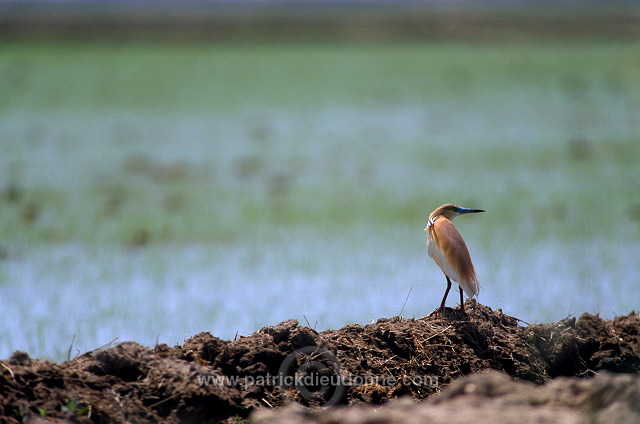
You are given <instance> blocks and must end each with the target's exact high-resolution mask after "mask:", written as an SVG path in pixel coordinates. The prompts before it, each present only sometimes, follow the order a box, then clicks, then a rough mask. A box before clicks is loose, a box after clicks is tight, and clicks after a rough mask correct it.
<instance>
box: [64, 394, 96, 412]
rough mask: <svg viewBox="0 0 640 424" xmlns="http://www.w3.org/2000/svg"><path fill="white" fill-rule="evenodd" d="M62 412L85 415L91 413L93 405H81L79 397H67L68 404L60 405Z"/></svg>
mask: <svg viewBox="0 0 640 424" xmlns="http://www.w3.org/2000/svg"><path fill="white" fill-rule="evenodd" d="M60 410H61V411H62V412H73V413H75V414H76V415H78V416H80V415H85V414H89V413H91V405H84V406H83V405H81V404H80V401H78V399H77V398H73V399H70V398H67V404H66V405H62V406H61V407H60Z"/></svg>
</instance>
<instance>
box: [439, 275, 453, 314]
mask: <svg viewBox="0 0 640 424" xmlns="http://www.w3.org/2000/svg"><path fill="white" fill-rule="evenodd" d="M445 277H447V290H445V292H444V297H443V298H442V303H441V304H440V315H442V316H444V302H446V300H447V296H449V290H451V280H449V277H448V276H447V275H445Z"/></svg>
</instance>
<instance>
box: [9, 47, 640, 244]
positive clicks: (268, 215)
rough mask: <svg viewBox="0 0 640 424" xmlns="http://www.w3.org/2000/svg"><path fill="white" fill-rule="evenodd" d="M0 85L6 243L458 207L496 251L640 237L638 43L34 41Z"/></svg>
mask: <svg viewBox="0 0 640 424" xmlns="http://www.w3.org/2000/svg"><path fill="white" fill-rule="evenodd" d="M0 76H1V78H0V85H1V91H2V92H3V96H2V97H1V98H0V110H1V111H2V119H1V120H0V139H1V140H2V141H1V143H2V144H3V156H2V158H0V166H1V169H2V180H3V181H4V187H2V188H1V189H2V190H3V193H4V195H3V203H4V206H3V208H2V216H1V217H0V236H1V237H2V238H4V239H5V240H23V241H33V242H67V241H72V240H77V241H83V242H124V243H130V244H146V243H148V242H150V241H161V242H167V241H176V242H208V241H215V240H231V239H234V238H236V237H239V236H240V235H241V234H244V233H245V232H246V231H247V230H248V229H256V231H268V230H265V229H268V228H270V227H273V226H275V227H282V226H285V227H286V226H299V225H315V226H319V228H326V229H330V230H336V229H339V228H344V227H345V226H350V225H354V224H358V223H360V224H361V223H364V224H372V225H384V224H394V223H398V222H404V223H406V224H407V225H416V223H418V224H417V225H422V224H423V221H424V220H425V217H426V216H427V215H428V213H429V212H430V210H431V209H433V208H434V207H436V206H437V205H439V204H441V203H445V202H457V203H461V204H463V205H465V206H470V207H482V208H484V209H487V210H492V213H491V214H487V216H486V218H485V221H483V222H484V224H483V226H482V227H484V228H486V230H484V231H485V233H484V234H483V237H482V238H483V239H484V240H490V239H491V238H492V237H493V236H492V235H491V232H490V230H489V229H490V228H495V226H496V225H498V224H500V225H508V226H511V227H512V228H518V231H523V234H524V235H526V236H528V237H543V238H544V237H549V236H556V235H560V236H561V239H563V240H566V239H567V238H568V239H575V238H576V237H585V236H588V235H594V234H596V233H603V232H616V234H617V233H618V232H619V233H620V236H623V237H624V236H627V235H629V234H630V233H629V231H627V230H628V229H630V228H631V229H635V232H633V231H632V233H631V234H635V235H637V231H638V221H639V220H640V218H639V215H640V212H638V211H639V210H640V201H638V200H637V199H638V194H640V193H639V189H638V184H637V181H640V174H639V172H640V171H639V169H638V167H637V164H638V163H640V147H639V144H638V138H639V136H640V119H639V118H638V116H640V49H639V48H638V45H637V43H636V42H633V41H622V40H612V41H555V42H536V43H533V42H514V43H508V42H500V43H462V42H424V41H423V42H411V43H391V42H389V43H380V44H340V43H299V44H298V43H244V44H233V43H226V44H224V43H223V44H216V43H204V42H171V43H169V42H165V43H159V42H149V41H147V42H118V43H116V42H113V43H110V42H106V41H92V42H81V41H75V42H71V41H61V42H46V43H44V42H41V43H36V42H26V41H23V42H8V43H4V44H3V45H2V47H1V48H0ZM630 211H631V213H630ZM603 216H613V220H611V221H609V220H602V219H601V218H602V217H603ZM619 220H623V222H625V223H626V224H627V225H626V226H625V225H623V226H620V225H619V222H620V221H619ZM534 222H535V223H539V222H545V225H539V224H534ZM595 222H598V225H597V226H595V225H593V224H594V223H595ZM621 228H622V229H624V228H627V230H621ZM475 231H479V232H482V231H483V230H482V228H478V229H476V230H475Z"/></svg>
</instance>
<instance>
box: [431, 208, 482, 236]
mask: <svg viewBox="0 0 640 424" xmlns="http://www.w3.org/2000/svg"><path fill="white" fill-rule="evenodd" d="M477 212H484V210H482V209H469V208H463V207H461V206H456V205H452V204H451V203H447V204H446V205H442V206H440V207H439V208H437V209H436V210H435V211H433V212H431V215H429V224H428V225H427V228H428V227H429V226H430V225H431V224H433V222H434V221H435V220H436V219H437V218H439V217H441V216H442V217H445V218H447V219H448V220H449V221H452V220H453V218H455V217H456V216H458V215H463V214H465V213H477ZM425 230H426V228H425Z"/></svg>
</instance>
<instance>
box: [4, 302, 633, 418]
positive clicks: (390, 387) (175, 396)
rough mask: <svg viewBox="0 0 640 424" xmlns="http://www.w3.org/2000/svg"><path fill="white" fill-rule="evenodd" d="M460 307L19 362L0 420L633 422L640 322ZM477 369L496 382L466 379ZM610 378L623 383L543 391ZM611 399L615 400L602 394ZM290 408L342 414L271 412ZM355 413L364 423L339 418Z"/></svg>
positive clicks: (7, 379)
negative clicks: (467, 406)
mask: <svg viewBox="0 0 640 424" xmlns="http://www.w3.org/2000/svg"><path fill="white" fill-rule="evenodd" d="M465 308H466V310H467V312H468V314H467V315H464V314H461V313H460V312H459V311H458V310H457V309H455V310H454V309H447V310H446V313H445V317H444V318H442V317H440V316H436V315H434V314H431V315H429V316H427V317H424V318H421V319H401V318H399V317H394V318H390V319H380V320H378V322H377V323H375V324H370V325H364V326H362V325H358V324H353V325H348V326H346V327H344V328H341V329H339V330H328V331H324V332H321V333H318V332H316V331H315V330H313V329H311V328H308V327H303V326H299V325H298V323H297V321H295V320H290V321H285V322H283V323H280V324H278V325H275V326H272V327H264V328H262V329H261V330H259V331H257V332H256V333H254V334H252V335H251V336H248V337H240V338H238V339H237V340H234V341H226V340H221V339H218V338H216V337H214V336H212V335H211V334H209V333H200V334H198V335H196V336H194V337H192V338H190V339H188V340H187V341H186V342H185V343H184V344H183V345H182V346H175V347H169V346H166V345H158V346H156V347H155V348H153V349H150V348H146V347H143V346H140V345H138V344H136V343H133V342H125V343H121V344H118V345H116V346H114V347H110V348H106V349H98V350H95V351H92V352H88V353H85V354H83V355H81V356H79V357H77V358H75V359H73V360H70V361H66V362H63V363H53V362H49V361H40V360H34V359H31V358H30V357H29V355H27V354H26V353H24V352H16V353H14V355H13V356H12V357H11V358H10V359H9V360H8V361H0V416H1V417H0V423H16V424H17V423H22V422H25V421H28V420H29V419H36V418H37V419H39V420H43V421H40V422H60V421H59V420H67V421H70V422H80V423H83V422H85V423H88V422H95V423H125V422H158V423H163V422H164V423H192V422H209V423H218V422H237V420H240V419H245V418H248V417H249V416H250V414H251V413H252V412H254V411H255V412H256V414H255V415H254V416H253V418H252V420H253V421H255V422H263V423H268V422H280V421H281V420H288V421H287V422H313V423H315V422H320V421H322V422H336V423H339V422H363V423H366V422H371V421H367V420H368V419H369V418H367V417H370V416H371V413H372V412H371V411H373V408H372V405H373V406H376V405H381V404H386V405H385V406H383V407H379V408H376V409H375V411H377V412H375V413H380V411H383V410H384V411H387V412H388V414H389V417H391V418H389V419H388V420H387V421H384V420H383V421H376V422H406V417H405V419H400V418H398V419H397V420H396V418H393V417H395V416H396V415H394V414H397V413H399V412H398V411H400V410H405V409H406V410H407V411H412V412H413V414H415V416H423V415H424V416H425V417H431V416H432V415H430V414H437V413H440V412H437V411H445V410H447V409H446V408H449V409H448V410H455V409H456V408H458V406H456V405H459V404H461V403H469V402H470V403H471V404H473V405H477V406H478V408H481V410H482V411H484V410H486V409H487V408H488V409H491V408H493V407H495V408H498V407H499V406H500V405H502V404H503V403H504V402H507V403H508V404H509V405H512V407H513V412H514V413H517V412H518V411H523V412H521V413H527V412H526V411H527V407H529V408H534V407H535V406H536V405H546V407H548V408H552V409H553V408H555V409H553V411H555V412H557V413H558V414H561V413H566V414H569V413H572V414H574V415H567V416H568V417H570V416H573V417H574V418H575V420H574V421H566V422H583V421H580V419H582V417H583V416H584V414H588V413H591V412H593V411H594V410H597V411H605V412H606V411H609V410H611V408H613V409H615V408H618V409H616V410H620V411H623V412H624V411H627V409H628V408H627V409H625V408H626V406H625V405H626V404H624V402H625V401H624V399H626V398H624V396H622V395H624V394H625V393H627V392H625V391H624V387H632V389H629V390H631V392H629V393H631V394H629V395H628V396H636V397H637V394H638V393H640V391H635V392H633V390H636V389H637V385H638V384H640V383H639V380H638V379H639V378H640V377H638V376H637V374H638V372H639V371H640V315H637V314H635V313H631V314H629V315H627V316H622V317H617V318H615V319H614V320H603V319H601V318H599V317H598V316H593V315H589V314H583V315H582V316H581V317H580V318H578V319H576V318H568V319H565V320H562V321H560V322H558V323H554V324H535V325H528V326H522V325H520V323H519V321H518V320H517V319H515V318H513V317H510V316H507V315H505V314H503V313H502V312H501V311H500V310H496V311H494V310H491V309H490V308H488V307H486V306H483V305H480V304H478V303H476V302H475V301H473V300H470V301H467V303H466V305H465ZM483 370H496V371H499V372H501V373H502V375H500V376H496V375H495V374H487V373H480V374H478V375H477V376H472V377H469V378H465V379H460V377H465V376H469V375H472V374H474V373H477V372H479V371H483ZM602 371H610V372H615V373H618V374H615V375H612V376H608V375H606V376H600V377H598V378H593V379H564V378H559V379H555V380H554V381H552V382H549V380H551V379H554V378H555V377H562V376H567V377H582V378H584V377H592V376H594V375H596V374H602ZM620 373H626V375H625V374H622V375H621V374H620ZM629 374H633V375H629ZM507 376H508V377H507ZM510 378H516V379H518V380H528V381H530V382H532V383H524V382H522V381H511V379H510ZM622 378H627V379H631V380H630V381H632V384H631V386H629V384H626V383H625V384H626V386H625V384H623V383H621V381H623V380H620V379H622ZM456 380H460V381H457V383H456V384H453V385H452V384H451V383H453V382H454V381H456ZM624 381H626V380H624ZM560 382H564V383H560ZM534 383H538V384H542V383H546V384H544V385H542V386H538V385H537V384H534ZM559 384H565V386H560V385H559ZM589 384H597V388H594V387H596V386H594V387H592V386H589ZM450 385H451V386H450ZM634 385H635V386H634ZM449 386H450V387H449ZM633 387H635V389H634V388H633ZM610 390H613V391H614V393H618V394H620V396H617V397H611V396H610V395H607V393H608V392H609V391H610ZM523 393H529V395H526V396H525V395H524V394H523ZM518 394H520V395H522V396H521V397H518V396H520V395H518ZM514 396H515V397H514ZM527 396H529V397H527ZM554 396H556V397H555V398H554ZM401 397H402V400H397V399H396V398H401ZM427 398H429V400H428V401H426V402H415V401H416V400H421V399H427ZM554 399H556V400H554ZM558 399H559V400H558ZM292 401H296V402H292ZM615 402H622V404H621V405H622V406H620V405H619V404H617V403H615ZM285 404H293V405H298V407H299V408H302V405H304V406H317V405H348V407H347V408H345V407H344V406H339V407H338V408H331V409H328V410H322V411H315V410H314V408H312V409H311V410H309V409H305V410H303V411H300V410H298V409H296V406H287V407H285V408H278V409H277V410H275V411H273V410H272V409H273V408H275V407H278V406H282V405H285ZM565 404H566V405H569V406H566V405H565ZM399 405H401V406H399ZM408 405H409V406H408ZM612 405H613V406H612ZM616 405H618V406H616ZM438 408H440V409H438ZM442 408H445V409H442ZM482 408H484V409H482ZM562 408H565V409H566V408H569V409H568V410H567V411H565V410H561V409H562ZM594 408H595V409H594ZM556 410H557V411H556ZM334 411H335V412H334ZM338 411H342V412H338ZM346 411H349V412H348V413H347V412H346ZM563 411H564V412H563ZM589 411H591V412H589ZM634 411H635V413H638V411H637V408H636V409H635V410H634ZM555 412H554V413H555ZM385 413H386V412H385ZM603 413H604V412H603ZM274 414H276V415H274ZM318 414H329V415H327V416H326V417H324V418H323V417H322V416H321V415H318ZM331 414H334V415H331ZM352 414H356V415H357V416H358V417H360V418H358V420H360V421H358V420H356V419H355V418H352V419H349V420H346V418H340V417H347V416H351V415H352ZM475 414H476V415H474V417H476V418H478V411H476V413H475ZM576 414H577V415H576ZM433 416H434V417H435V416H436V415H433ZM532 416H533V415H532ZM558 416H560V415H558ZM593 416H600V415H597V414H596V415H593ZM602 416H603V417H604V416H606V414H605V415H602ZM332 417H334V418H335V419H334V418H332ZM380 417H382V416H380ZM325 418H326V419H325ZM480 418H481V417H480ZM480 418H479V419H480ZM381 419H382V418H381ZM327 420H329V421H327ZM434 420H435V421H434V422H440V421H437V418H434ZM476 421H477V420H476ZM477 422H481V421H477ZM492 422H493V421H492ZM563 422H565V421H563ZM595 422H599V421H595ZM603 422H604V421H603Z"/></svg>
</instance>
